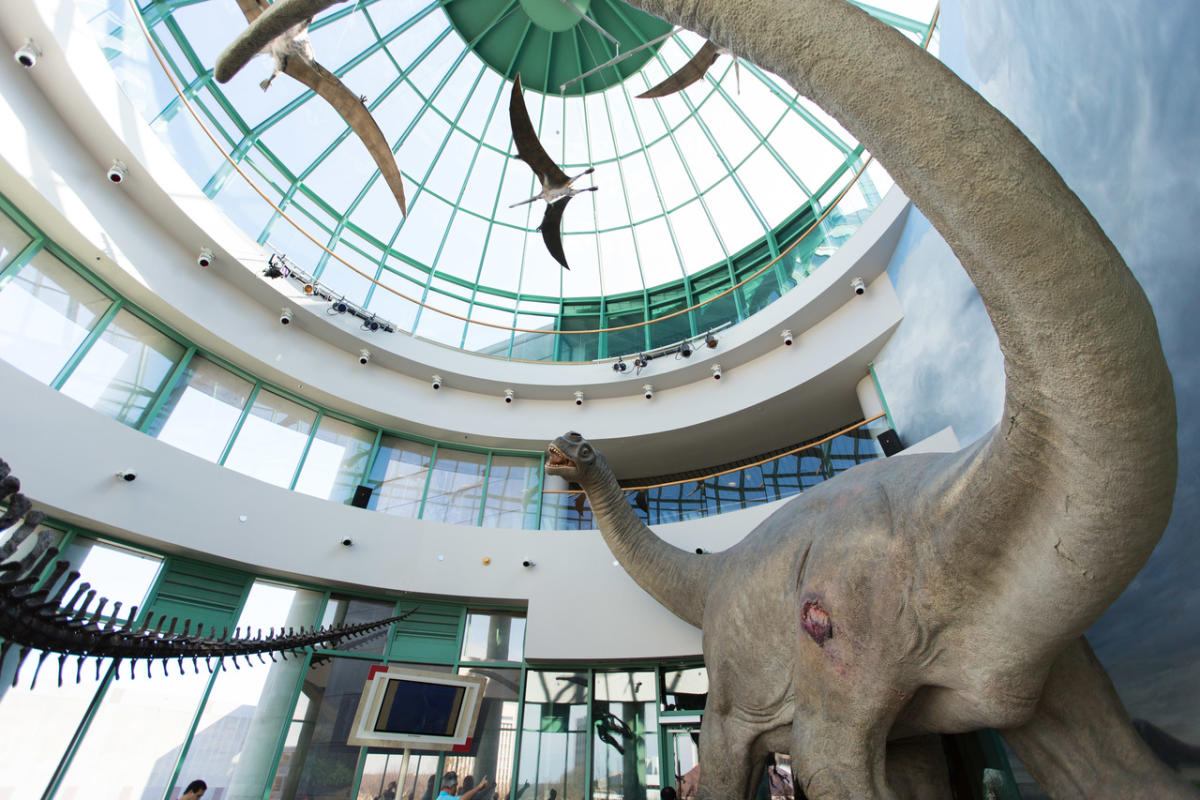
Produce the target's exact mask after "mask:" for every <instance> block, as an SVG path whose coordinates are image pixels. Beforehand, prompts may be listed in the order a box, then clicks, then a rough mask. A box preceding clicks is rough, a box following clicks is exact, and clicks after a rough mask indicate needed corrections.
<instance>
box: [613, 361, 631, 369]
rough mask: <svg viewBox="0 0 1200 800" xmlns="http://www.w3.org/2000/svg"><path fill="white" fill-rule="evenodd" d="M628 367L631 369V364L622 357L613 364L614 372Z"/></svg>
mask: <svg viewBox="0 0 1200 800" xmlns="http://www.w3.org/2000/svg"><path fill="white" fill-rule="evenodd" d="M627 369H629V365H628V364H626V363H625V362H624V361H623V360H622V359H620V358H618V359H617V361H616V363H614V364H613V372H624V371H625V370H627Z"/></svg>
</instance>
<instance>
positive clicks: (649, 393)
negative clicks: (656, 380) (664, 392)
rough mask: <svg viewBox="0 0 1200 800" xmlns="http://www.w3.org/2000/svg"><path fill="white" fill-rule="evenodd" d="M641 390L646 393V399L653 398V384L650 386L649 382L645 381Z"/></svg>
mask: <svg viewBox="0 0 1200 800" xmlns="http://www.w3.org/2000/svg"><path fill="white" fill-rule="evenodd" d="M642 391H643V392H645V393H646V399H647V400H653V399H654V387H653V386H651V385H650V384H648V383H647V384H645V385H644V386H642Z"/></svg>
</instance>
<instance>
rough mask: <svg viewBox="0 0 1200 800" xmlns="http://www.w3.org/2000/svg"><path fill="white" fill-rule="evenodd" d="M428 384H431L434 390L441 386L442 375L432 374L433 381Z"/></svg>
mask: <svg viewBox="0 0 1200 800" xmlns="http://www.w3.org/2000/svg"><path fill="white" fill-rule="evenodd" d="M430 385H431V386H433V388H434V391H437V390H438V389H440V388H442V376H441V375H434V376H433V383H432V384H430Z"/></svg>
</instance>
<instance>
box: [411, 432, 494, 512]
mask: <svg viewBox="0 0 1200 800" xmlns="http://www.w3.org/2000/svg"><path fill="white" fill-rule="evenodd" d="M487 459H488V457H487V453H469V452H464V451H462V450H451V449H449V448H446V447H439V448H438V451H437V460H436V461H434V463H433V474H432V475H431V476H430V478H429V491H428V493H427V494H426V497H425V510H424V511H422V512H421V518H422V519H431V520H435V521H437V522H449V523H451V524H454V525H474V524H476V522H477V521H478V520H479V505H480V502H481V501H482V499H483V476H484V474H485V473H486V471H487Z"/></svg>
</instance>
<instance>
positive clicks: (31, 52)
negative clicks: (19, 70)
mask: <svg viewBox="0 0 1200 800" xmlns="http://www.w3.org/2000/svg"><path fill="white" fill-rule="evenodd" d="M41 57H42V48H40V47H38V46H37V45H36V44H34V42H33V39H26V40H25V44H23V45H21V46H20V47H19V48H17V52H15V53H13V58H15V59H16V60H17V63H18V64H20V65H21V66H22V67H24V68H25V69H33V67H34V66H35V65H36V64H37V62H38V59H39V58H41Z"/></svg>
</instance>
